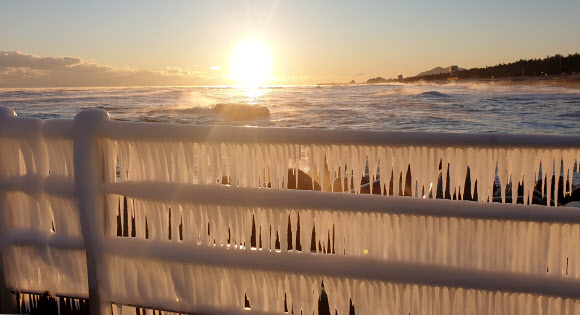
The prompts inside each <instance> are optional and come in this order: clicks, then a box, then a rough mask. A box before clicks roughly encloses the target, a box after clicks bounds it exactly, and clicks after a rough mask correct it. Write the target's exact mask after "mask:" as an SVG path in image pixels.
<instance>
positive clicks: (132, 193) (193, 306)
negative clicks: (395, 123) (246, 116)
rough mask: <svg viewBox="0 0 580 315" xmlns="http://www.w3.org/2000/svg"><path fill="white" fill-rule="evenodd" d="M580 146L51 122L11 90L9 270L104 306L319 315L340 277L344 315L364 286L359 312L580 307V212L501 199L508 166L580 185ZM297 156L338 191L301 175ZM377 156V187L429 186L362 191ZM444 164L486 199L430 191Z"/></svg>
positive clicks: (2, 151) (1, 231)
mask: <svg viewBox="0 0 580 315" xmlns="http://www.w3.org/2000/svg"><path fill="white" fill-rule="evenodd" d="M579 158H580V137H578V136H531V135H491V134H489V135H465V134H428V133H403V132H370V131H338V130H307V129H276V128H239V127H209V126H185V125H173V124H152V123H134V122H119V121H112V120H109V118H108V114H107V113H106V112H104V111H101V110H94V109H91V110H85V111H82V112H81V113H79V114H78V115H77V116H76V117H75V119H74V120H51V121H46V122H42V121H40V120H37V119H28V118H19V117H16V116H15V115H14V113H13V111H11V110H9V109H6V108H1V110H0V215H1V219H0V239H1V242H0V250H1V255H2V260H1V262H2V265H0V267H2V269H3V275H4V279H3V282H4V283H0V285H2V286H4V287H5V288H9V289H11V290H14V291H18V292H27V293H42V292H44V291H50V293H51V294H53V295H57V296H68V297H75V298H88V299H89V301H90V310H91V312H92V313H94V314H97V313H101V314H109V313H117V314H118V313H124V312H125V311H127V312H132V313H133V314H134V313H135V311H134V310H131V306H138V307H144V308H152V309H162V310H169V311H174V312H210V313H216V314H241V313H245V312H246V311H244V306H245V305H246V301H248V302H249V304H250V308H251V312H252V313H258V314H259V313H264V314H265V313H283V312H284V311H285V309H287V310H288V311H292V310H293V312H294V314H298V313H299V312H300V311H302V314H312V313H318V299H319V297H320V292H321V287H322V286H324V291H325V293H326V294H327V296H328V301H329V305H330V309H331V314H334V310H336V311H337V312H338V314H340V315H342V314H348V312H349V304H350V301H352V304H353V305H354V307H355V308H356V312H357V314H409V313H410V314H473V313H478V314H524V313H525V314H580V211H578V210H577V209H575V208H563V207H545V206H538V205H516V204H498V203H491V202H490V201H491V199H492V195H493V187H494V179H495V178H496V175H497V177H498V178H499V181H500V183H501V185H502V186H503V187H505V186H506V185H507V184H508V183H509V182H513V183H518V182H521V183H522V185H523V190H524V202H525V203H530V200H531V198H532V195H533V186H534V184H535V182H536V180H537V179H538V178H542V177H543V179H544V180H543V182H544V183H546V185H547V187H551V180H552V176H547V175H546V174H550V175H551V174H554V175H555V176H556V177H555V178H558V177H559V176H560V175H563V177H564V178H565V181H564V184H565V185H566V188H565V190H569V189H570V185H571V184H570V183H571V182H572V174H573V171H574V167H575V165H576V164H575V163H576V162H577V161H578V160H579ZM468 166H469V172H470V176H469V178H470V182H466V181H465V178H466V175H467V169H468ZM288 169H291V171H290V172H289V171H288ZM298 169H301V170H303V171H305V172H307V173H309V174H311V175H312V177H313V179H315V180H316V182H317V183H319V184H320V186H321V190H323V191H299V190H290V189H286V188H288V187H292V186H293V185H294V186H296V184H295V183H293V182H294V181H299V179H300V178H298V177H300V175H298V176H294V175H293V174H298V172H297V170H298ZM540 169H542V170H543V172H540ZM409 171H410V172H411V173H410V174H407V172H409ZM365 173H368V174H370V176H369V177H370V179H369V180H370V181H371V182H373V181H374V180H376V181H377V182H376V185H374V187H375V188H374V189H375V194H376V193H377V189H379V190H380V191H379V192H380V194H391V195H392V194H394V195H398V194H402V193H405V194H407V195H412V196H413V197H416V198H409V197H401V196H381V195H368V194H359V192H360V187H361V180H362V178H363V175H364V174H365ZM441 174H443V176H441ZM446 174H449V176H448V178H449V179H447V176H445V175H446ZM541 174H544V175H541ZM336 177H339V178H343V177H345V178H346V179H345V180H342V179H340V180H338V181H335V180H334V178H336ZM439 177H441V179H439ZM408 179H410V183H409V182H406V181H407V180H408ZM439 180H440V181H442V185H441V188H440V189H444V190H446V191H445V192H443V194H449V195H452V196H453V195H455V196H456V197H458V198H459V199H461V197H462V196H463V195H464V193H465V190H466V189H467V190H471V191H469V194H470V195H472V196H474V195H477V199H478V200H479V201H481V202H468V201H456V200H435V199H431V198H429V196H436V195H437V191H436V190H437V189H438V188H437V186H438V185H437V182H438V181H439ZM226 181H227V183H230V184H231V185H224V184H225V183H226ZM555 185H556V191H557V190H558V189H557V185H558V182H557V181H556V183H555ZM312 186H313V185H312ZM268 187H270V188H271V189H267V188H268ZM372 187H373V185H370V189H371V190H372V189H373V188H372ZM447 187H448V188H447ZM336 190H339V191H346V192H352V193H332V192H330V191H336ZM409 190H410V191H409ZM513 191H514V192H513V194H514V195H513V196H512V197H514V198H512V200H513V202H514V203H515V201H516V199H517V198H515V197H517V195H516V194H517V189H513ZM547 191H548V196H547V198H548V200H549V199H551V198H556V199H557V195H556V196H554V197H552V196H550V189H547ZM440 193H441V192H440ZM505 198H506V196H505V193H504V189H502V199H503V200H505ZM556 201H557V200H556ZM118 235H121V236H118ZM359 312H360V313H359Z"/></svg>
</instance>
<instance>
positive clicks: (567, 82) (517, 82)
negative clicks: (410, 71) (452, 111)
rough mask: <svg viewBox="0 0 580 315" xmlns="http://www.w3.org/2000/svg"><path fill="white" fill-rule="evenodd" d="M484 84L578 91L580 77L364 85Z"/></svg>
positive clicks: (389, 82) (508, 78) (444, 80)
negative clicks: (560, 88)
mask: <svg viewBox="0 0 580 315" xmlns="http://www.w3.org/2000/svg"><path fill="white" fill-rule="evenodd" d="M473 83H480V84H481V83H485V84H491V85H503V86H539V87H563V88H571V89H580V75H551V76H529V77H501V78H486V79H483V78H480V79H475V78H469V79H442V78H437V79H435V78H433V79H424V78H422V79H415V80H413V77H411V78H407V79H402V80H385V82H380V83H365V84H370V85H388V84H411V85H412V84H440V85H445V84H473Z"/></svg>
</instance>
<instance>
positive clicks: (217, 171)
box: [101, 139, 580, 204]
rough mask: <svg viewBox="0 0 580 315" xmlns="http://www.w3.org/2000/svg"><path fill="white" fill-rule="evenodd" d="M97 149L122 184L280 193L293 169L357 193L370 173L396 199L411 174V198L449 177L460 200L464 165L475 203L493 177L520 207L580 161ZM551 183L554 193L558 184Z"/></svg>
mask: <svg viewBox="0 0 580 315" xmlns="http://www.w3.org/2000/svg"><path fill="white" fill-rule="evenodd" d="M101 145H102V147H103V149H104V152H106V153H105V154H106V159H105V164H106V165H105V169H106V175H107V177H106V180H108V181H116V180H117V174H116V172H115V171H116V166H117V159H116V157H118V165H119V178H118V180H120V181H166V182H186V183H196V184H217V183H221V182H222V178H224V176H225V177H226V178H228V179H229V183H231V184H232V185H234V186H240V187H271V188H276V189H283V188H286V187H288V169H289V168H290V169H293V170H294V172H295V171H296V170H297V169H302V170H304V171H306V172H307V173H308V174H310V175H311V176H312V177H313V179H314V180H316V181H317V182H319V183H320V186H321V187H323V190H331V191H332V190H333V189H334V185H335V180H334V179H335V178H340V177H341V176H346V178H347V179H346V180H344V181H338V183H340V184H341V185H343V186H344V187H341V189H340V190H344V191H353V192H354V193H360V186H361V181H362V178H363V176H364V175H365V174H369V177H370V180H371V182H372V181H374V180H376V179H377V177H378V178H379V180H380V187H381V188H382V189H381V194H387V195H388V194H389V192H390V191H392V194H394V195H399V194H400V193H401V192H403V191H404V188H405V186H406V180H407V172H408V170H410V171H411V184H410V187H411V190H412V191H411V192H410V193H411V195H412V196H413V197H429V195H431V196H436V195H437V182H438V178H439V177H440V174H445V175H446V174H447V173H448V172H449V182H448V183H447V176H442V189H443V190H444V191H443V195H445V194H447V193H449V194H450V195H451V196H453V195H456V198H457V199H462V196H463V194H464V193H465V189H466V188H465V183H466V176H467V172H468V168H469V173H470V177H469V178H470V187H471V191H470V194H471V195H472V196H474V195H475V193H477V197H478V201H481V202H491V200H492V197H493V193H494V181H495V179H496V174H497V178H498V179H499V184H500V185H501V187H502V188H503V189H501V192H502V200H503V201H504V202H505V197H506V196H505V188H506V186H507V185H508V184H511V183H513V184H514V185H517V184H521V185H523V190H524V204H530V203H531V198H532V196H533V190H534V186H535V184H536V181H537V180H539V179H543V184H544V185H546V186H547V187H551V185H552V174H554V175H555V176H556V178H559V177H560V175H562V176H563V177H564V185H565V191H566V192H570V191H571V185H572V183H573V182H574V178H573V176H574V172H575V171H576V172H578V166H577V163H576V162H577V161H578V159H579V158H580V150H579V149H576V148H569V149H542V148H526V149H522V148H515V149H504V148H485V147H468V148H450V147H426V146H422V147H416V146H410V147H400V146H399V147H390V146H356V145H348V146H347V145H298V144H295V145H292V144H238V143H220V144H212V143H191V142H171V141H164V142H155V141H153V142H150V141H132V140H110V139H103V140H102V142H101ZM440 164H441V168H439V166H440ZM548 174H550V176H548ZM296 180H297V176H296ZM476 183H477V185H476ZM390 185H392V189H390ZM447 185H449V191H447ZM554 185H555V191H557V190H558V185H559V183H558V182H555V183H554ZM476 189H477V191H476ZM371 190H372V187H371ZM542 191H544V189H542ZM517 193H518V190H517V189H512V202H513V203H516V201H517V197H518V195H517ZM546 198H547V200H548V201H550V200H554V201H556V202H557V201H558V200H557V198H558V196H552V191H551V189H547V194H546Z"/></svg>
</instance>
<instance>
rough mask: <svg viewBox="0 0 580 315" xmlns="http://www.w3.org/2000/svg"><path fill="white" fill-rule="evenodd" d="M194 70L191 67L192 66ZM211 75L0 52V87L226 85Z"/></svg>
mask: <svg viewBox="0 0 580 315" xmlns="http://www.w3.org/2000/svg"><path fill="white" fill-rule="evenodd" d="M194 68H195V66H194ZM222 81H223V80H220V79H219V77H218V76H216V75H215V74H211V75H208V74H206V73H204V72H201V71H199V70H196V69H190V68H186V69H183V68H179V67H167V68H166V69H164V70H163V71H151V70H146V69H131V68H118V67H113V66H109V65H103V64H99V63H95V62H88V61H86V60H83V59H82V58H79V57H39V56H34V55H29V54H25V53H22V52H19V51H9V52H6V51H4V52H0V87H50V86H132V85H206V84H227V83H228V82H222Z"/></svg>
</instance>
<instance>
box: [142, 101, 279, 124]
mask: <svg viewBox="0 0 580 315" xmlns="http://www.w3.org/2000/svg"><path fill="white" fill-rule="evenodd" d="M165 113H167V114H170V113H173V114H175V113H182V114H193V115H208V114H219V115H222V116H225V117H227V118H229V119H232V120H256V119H268V118H270V110H269V109H268V107H265V106H257V105H248V104H239V103H219V104H216V105H214V106H213V107H211V106H210V107H187V108H172V109H154V110H151V111H149V114H165Z"/></svg>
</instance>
